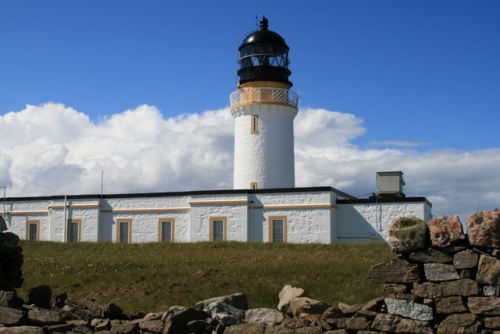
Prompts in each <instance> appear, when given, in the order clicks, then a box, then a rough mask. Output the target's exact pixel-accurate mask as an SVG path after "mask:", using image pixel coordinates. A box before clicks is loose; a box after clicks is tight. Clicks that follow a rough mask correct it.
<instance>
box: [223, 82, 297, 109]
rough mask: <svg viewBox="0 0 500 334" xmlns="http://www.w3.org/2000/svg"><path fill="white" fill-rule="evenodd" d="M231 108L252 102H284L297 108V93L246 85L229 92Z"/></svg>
mask: <svg viewBox="0 0 500 334" xmlns="http://www.w3.org/2000/svg"><path fill="white" fill-rule="evenodd" d="M229 99H230V102H231V108H233V107H237V106H239V105H246V104H253V103H270V104H284V105H288V106H291V107H294V108H296V109H297V108H298V105H299V94H297V93H295V92H293V91H291V90H288V89H283V88H276V87H247V88H240V89H239V90H237V91H235V92H233V93H231V95H230V97H229Z"/></svg>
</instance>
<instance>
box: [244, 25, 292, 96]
mask: <svg viewBox="0 0 500 334" xmlns="http://www.w3.org/2000/svg"><path fill="white" fill-rule="evenodd" d="M289 50H290V48H289V47H288V45H286V43H285V40H284V39H283V37H281V36H280V35H279V34H277V33H275V32H274V31H270V30H268V20H267V19H266V18H265V17H262V19H261V20H260V30H256V31H254V32H252V33H251V34H250V35H248V36H247V37H245V39H244V40H243V43H242V44H241V45H240V47H239V48H238V51H239V52H240V58H239V60H238V63H239V64H240V69H239V70H238V75H239V77H240V80H239V84H240V85H241V84H244V83H247V82H252V81H275V82H281V83H284V84H287V85H288V86H290V87H291V86H292V83H291V82H290V81H289V80H288V77H289V76H290V74H291V73H292V72H290V70H289V69H288V64H289V63H290V60H289V59H288V51H289Z"/></svg>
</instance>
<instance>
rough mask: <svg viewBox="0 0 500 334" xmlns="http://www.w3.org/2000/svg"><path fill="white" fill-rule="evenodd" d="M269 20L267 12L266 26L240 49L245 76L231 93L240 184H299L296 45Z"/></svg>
mask: <svg viewBox="0 0 500 334" xmlns="http://www.w3.org/2000/svg"><path fill="white" fill-rule="evenodd" d="M268 25H269V22H268V20H267V19H266V18H265V17H263V18H262V19H261V20H260V27H259V28H260V29H259V30H256V31H254V32H252V33H250V34H249V35H247V36H246V37H245V38H244V39H243V42H242V43H241V45H240V46H239V48H238V51H239V60H238V63H239V69H238V76H239V81H238V83H237V91H235V92H233V93H232V94H231V95H230V102H231V114H232V116H233V117H234V120H235V131H234V184H233V187H234V189H263V188H294V187H295V159H294V136H293V120H294V118H295V116H296V115H297V112H298V101H299V98H298V94H297V93H295V92H293V91H291V90H290V88H291V87H292V85H293V84H292V82H290V80H289V76H290V74H291V72H290V70H289V69H288V65H289V63H290V60H289V59H288V51H289V50H290V48H289V47H288V45H287V44H286V43H285V40H284V39H283V37H281V36H280V35H279V34H277V33H276V32H273V31H271V30H269V28H268Z"/></svg>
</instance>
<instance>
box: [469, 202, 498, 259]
mask: <svg viewBox="0 0 500 334" xmlns="http://www.w3.org/2000/svg"><path fill="white" fill-rule="evenodd" d="M466 223H467V231H468V237H469V242H470V244H471V245H473V246H481V247H488V248H496V249H499V248H500V210H499V209H496V210H494V211H479V212H476V213H473V214H471V215H469V216H467V220H466Z"/></svg>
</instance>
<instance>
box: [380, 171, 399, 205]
mask: <svg viewBox="0 0 500 334" xmlns="http://www.w3.org/2000/svg"><path fill="white" fill-rule="evenodd" d="M404 185H405V181H404V179H403V172H400V171H391V172H377V189H378V197H379V198H393V197H405V194H404V191H403V187H404Z"/></svg>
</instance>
